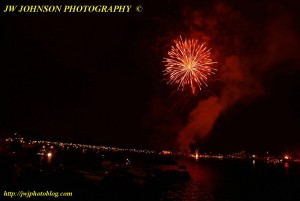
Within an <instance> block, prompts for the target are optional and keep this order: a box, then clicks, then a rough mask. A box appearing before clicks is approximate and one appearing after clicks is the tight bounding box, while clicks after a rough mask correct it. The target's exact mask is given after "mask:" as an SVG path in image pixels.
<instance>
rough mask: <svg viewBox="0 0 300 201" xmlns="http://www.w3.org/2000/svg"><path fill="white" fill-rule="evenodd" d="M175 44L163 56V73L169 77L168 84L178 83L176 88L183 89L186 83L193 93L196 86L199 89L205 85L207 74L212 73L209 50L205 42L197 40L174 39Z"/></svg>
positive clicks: (213, 70)
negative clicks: (166, 54)
mask: <svg viewBox="0 0 300 201" xmlns="http://www.w3.org/2000/svg"><path fill="white" fill-rule="evenodd" d="M174 42H175V46H172V47H171V50H170V51H169V52H168V55H169V57H166V58H164V60H163V62H165V63H166V64H165V67H166V69H165V70H164V71H163V72H164V75H167V76H168V78H169V81H168V84H176V85H178V87H177V90H180V89H181V90H182V91H183V90H184V89H185V86H186V85H190V87H191V90H192V92H193V94H195V91H196V86H198V87H199V89H200V90H201V89H202V88H201V86H202V85H205V86H208V85H207V79H208V76H209V75H211V74H214V72H215V71H216V69H215V68H212V67H211V66H210V65H212V64H215V63H217V62H213V61H212V60H211V59H210V50H211V49H207V47H206V46H205V43H202V44H201V45H200V44H199V42H198V40H195V39H190V40H187V39H185V40H183V39H182V38H181V36H180V38H179V40H175V41H174Z"/></svg>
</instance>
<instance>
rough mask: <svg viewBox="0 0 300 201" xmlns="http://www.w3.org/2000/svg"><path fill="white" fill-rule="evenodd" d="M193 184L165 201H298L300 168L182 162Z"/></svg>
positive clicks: (178, 189) (177, 189) (177, 187)
mask: <svg viewBox="0 0 300 201" xmlns="http://www.w3.org/2000/svg"><path fill="white" fill-rule="evenodd" d="M180 163H181V164H184V165H185V166H186V167H187V170H188V171H189V173H190V174H191V177H192V179H191V180H190V181H186V182H181V183H178V184H175V185H173V186H172V187H171V188H170V189H169V190H168V191H167V192H165V193H164V194H163V196H162V199H161V200H175V201H176V200H178V201H179V200H180V201H193V200H195V201H196V200H197V201H252V200H255V201H258V200H259V201H260V200H263V201H297V200H300V167H299V165H298V164H287V163H286V164H278V165H274V164H266V163H263V162H257V161H255V162H253V161H234V160H231V161H226V160H225V161H224V160H199V161H192V160H182V161H180Z"/></svg>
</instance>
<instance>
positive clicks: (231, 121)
mask: <svg viewBox="0 0 300 201" xmlns="http://www.w3.org/2000/svg"><path fill="white" fill-rule="evenodd" d="M84 3H86V4H87V2H86V1H85V2H84ZM98 3H99V2H98ZM101 3H104V2H103V1H101ZM108 3H111V1H108ZM89 4H92V2H91V3H89ZM122 4H132V5H133V6H134V7H135V6H137V5H142V6H143V7H144V10H143V12H141V13H137V12H135V10H132V12H131V13H72V14H70V13H31V14H29V13H10V14H7V13H1V16H2V17H1V61H0V64H1V67H0V90H1V95H0V117H1V122H0V132H1V133H3V134H7V133H11V132H15V131H18V132H19V133H24V134H26V135H30V136H34V137H38V138H45V139H60V140H64V141H73V142H84V143H97V144H103V145H116V146H129V147H150V148H174V147H178V145H182V146H188V144H189V143H199V146H201V147H204V148H205V149H210V150H221V151H231V150H241V149H248V150H254V151H256V150H259V151H265V150H289V149H297V148H298V147H299V148H300V106H299V104H300V90H299V89H300V62H299V61H300V57H299V32H300V30H299V27H300V25H299V22H300V16H299V12H298V11H297V9H296V8H299V6H300V5H298V4H299V3H297V1H250V0H249V1H238V0H236V1H235V0H231V1H225V0H224V1H222V0H220V1H209V0H201V1H198V2H197V3H195V2H194V1H179V0H177V1H164V2H163V3H162V2H160V1H151V2H150V1H148V2H147V3H146V2H143V1H131V2H130V1H125V0H124V1H122ZM2 8H3V6H2ZM133 9H134V8H133ZM179 35H182V36H184V37H187V38H189V37H191V38H197V39H199V40H200V41H203V42H207V43H208V44H209V45H210V46H211V47H212V50H211V52H212V56H213V59H214V60H217V61H218V64H217V68H218V73H217V74H216V75H215V76H213V77H212V78H211V80H210V81H209V88H207V89H204V90H203V91H201V92H199V93H198V94H197V95H196V96H192V95H190V94H189V93H188V92H174V88H173V87H170V86H169V85H167V84H166V82H165V80H164V77H163V75H162V70H163V69H164V66H163V65H164V64H163V63H162V58H163V57H164V56H166V54H167V51H168V50H169V48H170V46H171V45H172V41H173V40H174V39H176V38H177V37H178V36H179ZM204 108H205V109H204ZM204 127H205V129H203V128H204ZM204 148H203V149H204Z"/></svg>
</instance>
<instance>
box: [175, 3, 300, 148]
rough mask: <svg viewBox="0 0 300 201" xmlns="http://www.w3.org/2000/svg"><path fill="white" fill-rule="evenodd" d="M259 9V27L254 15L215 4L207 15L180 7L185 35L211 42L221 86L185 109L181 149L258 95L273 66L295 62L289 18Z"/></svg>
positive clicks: (276, 11) (274, 10) (295, 48)
mask: <svg viewBox="0 0 300 201" xmlns="http://www.w3.org/2000/svg"><path fill="white" fill-rule="evenodd" d="M271 3H272V2H271ZM253 4H255V3H253ZM258 6H259V5H258ZM265 6H266V9H265V10H263V11H261V13H258V14H257V15H262V16H264V18H263V19H262V20H261V21H260V23H261V24H257V21H255V20H254V19H252V17H253V15H255V14H252V15H250V16H252V17H249V16H247V14H244V13H242V12H241V11H240V10H239V9H237V8H234V7H233V6H229V5H226V4H224V3H220V2H219V3H217V4H215V5H214V7H213V11H212V12H211V11H210V12H209V11H201V10H197V11H193V7H192V6H188V7H186V8H184V9H183V13H184V16H186V21H185V23H186V25H187V26H188V27H189V30H190V35H191V37H197V38H199V39H200V41H201V40H203V41H207V42H209V43H210V45H211V44H213V46H212V47H213V49H212V54H213V53H215V57H216V58H215V59H214V60H217V61H218V63H219V64H220V66H219V71H218V72H217V74H218V77H219V79H220V80H222V81H223V82H224V86H223V87H222V90H221V92H220V93H219V94H218V95H216V96H211V97H209V98H207V99H206V100H201V101H200V102H199V103H198V105H197V106H196V108H195V109H193V110H192V111H191V113H190V114H189V118H188V123H187V124H186V126H185V127H184V128H183V129H182V130H181V131H180V132H179V136H178V142H179V144H180V145H181V147H182V148H187V147H188V146H189V144H191V143H194V142H195V139H196V138H206V137H207V136H208V135H209V134H210V133H211V131H212V129H213V127H214V124H215V122H216V120H217V119H218V118H219V116H220V115H221V114H222V113H225V112H226V111H227V110H228V109H230V107H232V106H233V105H234V104H236V103H237V102H243V103H247V102H249V101H251V100H252V99H253V98H255V97H257V96H259V95H262V94H263V93H264V92H263V88H262V80H263V75H264V74H265V73H267V72H268V71H269V70H270V69H271V68H272V67H273V66H274V63H276V62H280V61H282V60H284V59H297V60H298V58H299V57H297V56H298V55H296V52H299V51H298V50H299V41H298V40H297V39H298V37H297V33H296V31H295V29H296V27H295V25H294V24H295V23H294V19H293V18H292V14H290V13H289V11H288V10H285V9H284V8H282V7H280V6H269V5H265ZM298 61H299V60H298ZM210 86H212V87H213V84H210ZM212 90H213V88H212Z"/></svg>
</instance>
